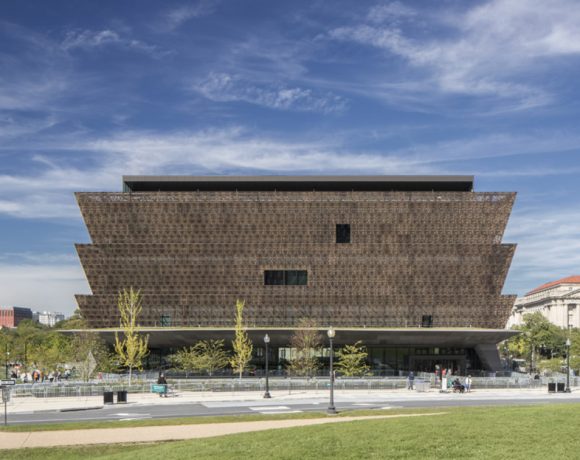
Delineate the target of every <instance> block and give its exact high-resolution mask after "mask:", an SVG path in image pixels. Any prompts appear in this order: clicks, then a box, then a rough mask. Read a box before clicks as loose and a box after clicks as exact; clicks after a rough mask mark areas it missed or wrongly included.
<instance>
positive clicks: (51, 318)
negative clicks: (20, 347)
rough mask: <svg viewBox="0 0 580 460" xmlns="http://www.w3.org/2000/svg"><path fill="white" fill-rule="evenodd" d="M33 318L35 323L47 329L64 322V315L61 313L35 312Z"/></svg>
mask: <svg viewBox="0 0 580 460" xmlns="http://www.w3.org/2000/svg"><path fill="white" fill-rule="evenodd" d="M33 317H34V320H35V321H36V322H38V323H40V324H44V325H45V326H49V327H52V326H54V325H55V324H56V323H58V322H60V321H63V320H64V315H63V314H62V313H53V312H51V311H43V312H39V311H35V312H34V315H33Z"/></svg>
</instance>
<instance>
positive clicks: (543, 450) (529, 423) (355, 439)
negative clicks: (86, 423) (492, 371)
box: [0, 404, 580, 460]
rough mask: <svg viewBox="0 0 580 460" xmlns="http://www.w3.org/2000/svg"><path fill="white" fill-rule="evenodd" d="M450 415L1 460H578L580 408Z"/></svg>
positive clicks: (5, 455)
mask: <svg viewBox="0 0 580 460" xmlns="http://www.w3.org/2000/svg"><path fill="white" fill-rule="evenodd" d="M444 410H445V411H446V412H448V414H447V415H443V416H433V417H410V418H394V419H385V420H372V421H357V422H347V423H341V424H330V425H320V426H313V427H303V428H288V429H284V430H270V431H263V432H257V433H247V434H237V435H230V436H223V437H219V438H209V439H200V440H192V441H179V442H168V443H162V444H149V445H124V446H120V445H119V446H101V447H90V448H88V447H87V448H50V449H27V450H26V451H22V450H20V451H12V452H10V451H0V458H2V459H5V460H10V459H19V460H20V459H22V458H26V459H44V460H49V459H68V458H81V457H86V458H90V459H96V458H107V459H132V460H134V459H135V458H141V457H143V458H148V459H163V460H172V459H190V458H195V459H245V458H251V459H252V460H253V459H269V460H271V459H300V460H307V459H311V458H315V459H319V458H329V459H335V460H336V459H367V458H371V459H372V458H389V459H415V458H420V459H509V460H512V459H529V458H545V459H550V460H551V459H559V458H562V459H564V458H566V459H571V458H578V452H580V437H579V436H578V433H579V432H580V415H579V411H580V405H579V404H558V405H542V406H513V407H485V408H481V407H476V408H453V409H452V408H445V409H444ZM433 411H434V410H430V411H426V410H425V412H433Z"/></svg>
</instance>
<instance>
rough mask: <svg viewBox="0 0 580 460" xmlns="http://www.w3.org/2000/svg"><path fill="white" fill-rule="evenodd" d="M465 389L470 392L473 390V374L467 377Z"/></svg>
mask: <svg viewBox="0 0 580 460" xmlns="http://www.w3.org/2000/svg"><path fill="white" fill-rule="evenodd" d="M464 385H465V391H466V392H467V393H469V392H470V391H471V375H468V376H467V377H465V383H464Z"/></svg>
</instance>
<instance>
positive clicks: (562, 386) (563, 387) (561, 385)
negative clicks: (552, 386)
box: [556, 382, 566, 393]
mask: <svg viewBox="0 0 580 460" xmlns="http://www.w3.org/2000/svg"><path fill="white" fill-rule="evenodd" d="M556 388H557V391H558V393H564V392H565V391H566V384H565V383H564V382H558V384H557V386H556Z"/></svg>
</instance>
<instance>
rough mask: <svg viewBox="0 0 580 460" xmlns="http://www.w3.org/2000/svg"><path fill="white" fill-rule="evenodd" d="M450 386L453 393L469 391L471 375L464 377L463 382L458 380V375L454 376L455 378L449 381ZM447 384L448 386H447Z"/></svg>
mask: <svg viewBox="0 0 580 460" xmlns="http://www.w3.org/2000/svg"><path fill="white" fill-rule="evenodd" d="M449 385H450V386H451V388H453V393H465V392H467V393H469V392H470V391H471V375H468V376H467V377H465V380H464V381H463V383H461V380H459V377H455V380H453V381H451V380H450V384H449ZM449 385H448V386H449Z"/></svg>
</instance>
